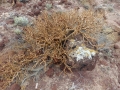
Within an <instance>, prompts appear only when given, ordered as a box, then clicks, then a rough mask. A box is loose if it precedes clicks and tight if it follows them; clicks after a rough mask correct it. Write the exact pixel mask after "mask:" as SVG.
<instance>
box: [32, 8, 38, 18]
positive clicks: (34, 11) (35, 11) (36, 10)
mask: <svg viewBox="0 0 120 90" xmlns="http://www.w3.org/2000/svg"><path fill="white" fill-rule="evenodd" d="M31 12H33V13H34V15H36V16H38V15H39V14H40V9H38V8H36V9H35V8H34V9H32V10H31Z"/></svg>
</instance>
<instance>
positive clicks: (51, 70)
mask: <svg viewBox="0 0 120 90" xmlns="http://www.w3.org/2000/svg"><path fill="white" fill-rule="evenodd" d="M46 75H47V76H49V77H53V75H54V70H53V69H52V68H49V69H48V70H47V71H46Z"/></svg>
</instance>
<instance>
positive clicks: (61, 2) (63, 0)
mask: <svg viewBox="0 0 120 90" xmlns="http://www.w3.org/2000/svg"><path fill="white" fill-rule="evenodd" d="M65 2H67V0H61V1H60V2H59V4H63V3H65Z"/></svg>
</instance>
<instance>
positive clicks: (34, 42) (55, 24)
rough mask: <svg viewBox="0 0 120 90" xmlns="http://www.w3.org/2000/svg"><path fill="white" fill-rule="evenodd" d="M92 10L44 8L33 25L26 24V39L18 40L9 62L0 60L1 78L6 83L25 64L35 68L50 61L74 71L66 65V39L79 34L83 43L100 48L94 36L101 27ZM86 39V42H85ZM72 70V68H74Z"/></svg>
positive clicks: (13, 77)
mask: <svg viewBox="0 0 120 90" xmlns="http://www.w3.org/2000/svg"><path fill="white" fill-rule="evenodd" d="M96 18H97V16H95V14H94V12H93V11H83V12H82V14H80V13H79V12H78V11H71V12H54V13H52V14H48V13H47V12H43V13H42V15H40V16H39V17H38V18H37V20H36V22H35V23H34V25H33V26H28V27H25V28H24V34H23V35H22V39H23V41H24V43H22V44H21V45H20V44H18V47H17V48H16V49H15V50H17V51H18V52H17V51H15V54H14V55H13V56H11V57H10V60H8V62H6V63H3V62H0V72H1V74H0V79H1V81H3V82H4V83H3V84H4V85H3V86H6V85H8V83H10V82H12V81H13V80H14V79H15V78H16V77H18V76H19V77H20V74H21V73H22V71H23V70H22V68H28V66H29V65H31V66H32V68H33V69H34V68H36V67H38V66H40V65H44V66H45V67H46V66H47V62H51V63H59V64H64V66H65V68H64V70H65V69H68V70H70V71H71V68H72V66H69V65H67V61H68V60H69V52H70V49H72V48H70V47H69V46H68V45H67V42H68V41H69V40H70V39H75V36H77V35H80V36H81V37H82V40H83V41H84V42H83V43H84V44H86V45H88V44H89V45H91V47H92V48H97V43H96V39H95V38H94V37H93V36H95V35H96V34H97V33H98V32H100V30H101V28H100V25H99V22H98V21H97V20H96ZM86 42H87V43H86ZM71 72H72V71H71Z"/></svg>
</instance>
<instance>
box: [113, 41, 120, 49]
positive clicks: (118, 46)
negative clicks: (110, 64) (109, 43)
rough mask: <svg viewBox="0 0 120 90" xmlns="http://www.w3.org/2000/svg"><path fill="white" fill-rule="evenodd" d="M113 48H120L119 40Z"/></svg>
mask: <svg viewBox="0 0 120 90" xmlns="http://www.w3.org/2000/svg"><path fill="white" fill-rule="evenodd" d="M114 48H115V49H120V41H119V42H117V43H115V44H114Z"/></svg>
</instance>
